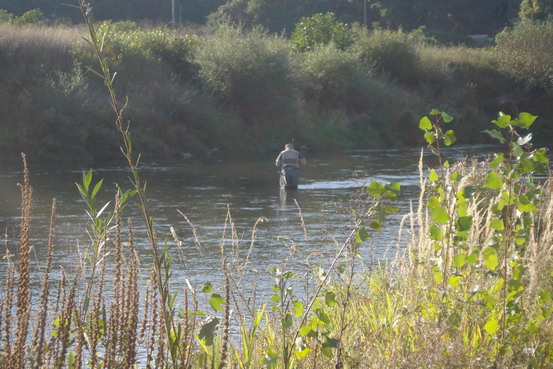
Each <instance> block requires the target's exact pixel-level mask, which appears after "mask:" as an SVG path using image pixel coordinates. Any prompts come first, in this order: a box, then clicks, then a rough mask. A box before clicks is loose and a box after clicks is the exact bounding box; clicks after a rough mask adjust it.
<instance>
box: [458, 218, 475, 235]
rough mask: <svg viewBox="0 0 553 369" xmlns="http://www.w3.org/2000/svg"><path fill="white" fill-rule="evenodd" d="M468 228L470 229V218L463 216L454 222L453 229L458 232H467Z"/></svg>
mask: <svg viewBox="0 0 553 369" xmlns="http://www.w3.org/2000/svg"><path fill="white" fill-rule="evenodd" d="M470 227H472V217H471V216H464V217H459V219H457V222H455V228H456V229H457V230H458V231H461V232H462V231H467V230H469V229H470Z"/></svg>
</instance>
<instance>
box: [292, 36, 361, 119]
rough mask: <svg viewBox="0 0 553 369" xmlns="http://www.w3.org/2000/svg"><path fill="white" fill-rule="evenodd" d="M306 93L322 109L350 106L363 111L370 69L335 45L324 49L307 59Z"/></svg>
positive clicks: (305, 61) (302, 65) (308, 55)
mask: <svg viewBox="0 0 553 369" xmlns="http://www.w3.org/2000/svg"><path fill="white" fill-rule="evenodd" d="M301 69H302V74H303V77H304V83H305V87H304V94H305V97H306V98H307V100H315V101H317V102H318V105H319V107H320V109H323V110H325V109H326V108H330V107H333V106H335V105H337V104H338V105H347V106H353V107H357V109H360V108H361V107H362V106H363V104H364V101H366V99H365V96H366V92H367V84H368V78H369V74H370V69H369V68H366V67H364V66H363V65H362V63H360V62H359V59H358V58H357V56H356V55H355V54H353V53H351V52H347V51H342V50H340V49H338V48H336V47H335V46H334V45H327V46H322V47H318V48H316V49H314V50H313V51H312V52H310V53H306V54H305V55H304V56H303V61H302V64H301Z"/></svg>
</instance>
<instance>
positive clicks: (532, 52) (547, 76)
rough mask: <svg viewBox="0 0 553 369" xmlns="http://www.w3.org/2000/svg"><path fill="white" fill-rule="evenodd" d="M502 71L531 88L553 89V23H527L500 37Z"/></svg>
mask: <svg viewBox="0 0 553 369" xmlns="http://www.w3.org/2000/svg"><path fill="white" fill-rule="evenodd" d="M496 44H497V47H496V48H495V52H496V55H497V61H498V63H499V69H500V70H501V71H503V72H504V73H506V74H508V75H510V76H511V77H512V78H514V79H515V80H517V81H518V82H520V83H523V84H525V85H527V86H531V87H534V86H535V87H543V88H550V87H552V86H553V58H551V55H553V21H552V20H549V21H545V22H539V21H536V22H532V21H524V22H520V23H518V24H517V25H515V26H514V27H513V28H507V29H505V30H504V31H503V32H501V33H500V34H498V35H497V36H496Z"/></svg>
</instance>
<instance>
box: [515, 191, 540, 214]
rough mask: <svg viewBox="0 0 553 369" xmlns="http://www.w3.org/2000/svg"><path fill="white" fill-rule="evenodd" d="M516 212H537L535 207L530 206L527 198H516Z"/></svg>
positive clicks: (530, 203)
mask: <svg viewBox="0 0 553 369" xmlns="http://www.w3.org/2000/svg"><path fill="white" fill-rule="evenodd" d="M517 210H518V211H520V212H521V213H529V212H532V211H536V210H538V208H537V206H536V205H534V204H532V202H531V201H530V199H528V197H527V196H525V195H523V196H519V197H518V198H517Z"/></svg>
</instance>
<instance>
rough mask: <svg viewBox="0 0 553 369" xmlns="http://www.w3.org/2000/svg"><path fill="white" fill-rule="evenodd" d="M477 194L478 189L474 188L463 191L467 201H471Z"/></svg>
mask: <svg viewBox="0 0 553 369" xmlns="http://www.w3.org/2000/svg"><path fill="white" fill-rule="evenodd" d="M475 192H476V188H475V187H474V186H467V187H465V188H464V189H463V197H464V198H465V199H470V198H471V197H472V195H474V193H475Z"/></svg>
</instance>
